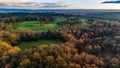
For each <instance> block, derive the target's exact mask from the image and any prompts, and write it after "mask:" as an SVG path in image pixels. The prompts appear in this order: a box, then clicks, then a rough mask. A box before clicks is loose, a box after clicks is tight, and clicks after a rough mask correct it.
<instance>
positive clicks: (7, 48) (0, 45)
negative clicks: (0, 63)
mask: <svg viewBox="0 0 120 68" xmlns="http://www.w3.org/2000/svg"><path fill="white" fill-rule="evenodd" d="M0 51H1V52H2V54H4V55H5V54H8V53H9V54H15V53H17V52H18V51H20V48H18V47H12V46H11V45H9V44H8V43H6V42H3V41H0Z"/></svg>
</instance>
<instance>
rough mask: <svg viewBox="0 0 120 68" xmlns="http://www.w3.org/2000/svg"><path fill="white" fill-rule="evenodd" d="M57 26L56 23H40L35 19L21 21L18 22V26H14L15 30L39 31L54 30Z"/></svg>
mask: <svg viewBox="0 0 120 68" xmlns="http://www.w3.org/2000/svg"><path fill="white" fill-rule="evenodd" d="M58 27H59V26H58V25H57V24H40V23H39V22H37V21H28V22H22V23H20V24H19V26H18V27H17V28H16V30H40V31H47V30H48V29H49V30H54V29H56V28H58Z"/></svg>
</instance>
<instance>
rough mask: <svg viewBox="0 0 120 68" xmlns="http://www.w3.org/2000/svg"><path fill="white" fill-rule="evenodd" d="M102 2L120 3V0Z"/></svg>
mask: <svg viewBox="0 0 120 68" xmlns="http://www.w3.org/2000/svg"><path fill="white" fill-rule="evenodd" d="M102 3H120V0H116V1H104V2H102Z"/></svg>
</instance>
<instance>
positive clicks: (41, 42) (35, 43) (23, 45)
mask: <svg viewBox="0 0 120 68" xmlns="http://www.w3.org/2000/svg"><path fill="white" fill-rule="evenodd" d="M61 43H63V42H62V41H60V40H39V41H30V42H22V43H20V44H19V45H18V46H19V47H20V48H21V49H22V50H25V49H29V48H32V47H36V46H39V45H50V44H61Z"/></svg>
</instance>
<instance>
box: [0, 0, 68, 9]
mask: <svg viewBox="0 0 120 68" xmlns="http://www.w3.org/2000/svg"><path fill="white" fill-rule="evenodd" d="M0 6H1V7H25V8H66V7H68V6H69V5H67V4H65V3H64V2H57V3H38V2H30V1H29V0H20V1H16V0H13V1H12V0H8V1H3V0H0Z"/></svg>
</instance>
